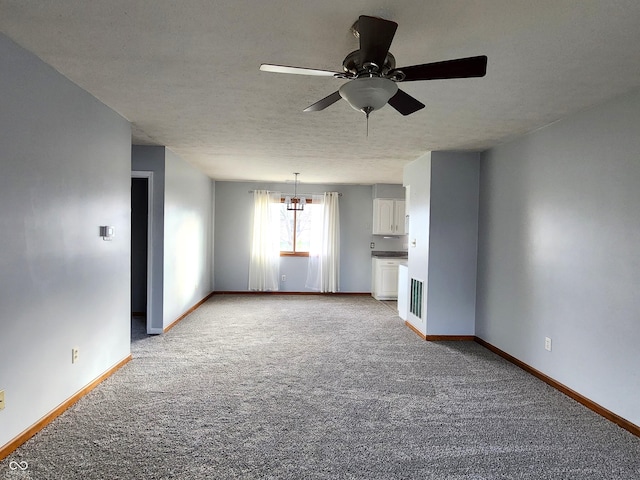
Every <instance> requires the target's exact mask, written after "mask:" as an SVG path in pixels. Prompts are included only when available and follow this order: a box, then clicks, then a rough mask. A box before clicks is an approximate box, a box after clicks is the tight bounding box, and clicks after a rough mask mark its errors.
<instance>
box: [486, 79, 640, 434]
mask: <svg viewBox="0 0 640 480" xmlns="http://www.w3.org/2000/svg"><path fill="white" fill-rule="evenodd" d="M639 132H640V92H635V93H633V94H630V95H628V96H625V97H623V98H620V99H618V100H615V101H612V102H609V103H607V104H605V105H602V106H599V107H597V108H593V109H591V110H588V111H584V112H582V113H580V114H578V115H575V116H572V117H570V118H568V119H566V120H563V121H560V122H557V123H555V124H553V125H551V126H549V127H547V128H545V129H543V130H540V131H537V132H535V133H532V134H530V135H527V136H525V137H522V138H520V139H518V140H516V141H514V142H511V143H509V144H506V145H503V146H500V147H496V148H494V149H491V150H489V151H487V152H485V153H484V154H483V156H482V167H481V186H480V192H481V195H480V232H479V265H478V289H477V292H478V306H477V325H476V332H477V335H478V336H479V337H481V338H483V339H484V340H486V341H488V342H490V343H492V344H493V345H495V346H497V347H498V348H500V349H502V350H504V351H506V352H508V353H510V354H511V355H513V356H515V357H517V358H519V359H521V360H522V361H524V362H526V363H527V364H529V365H531V366H533V367H534V368H536V369H538V370H540V371H542V372H543V373H545V374H547V375H549V376H551V377H552V378H554V379H556V380H557V381H559V382H561V383H563V384H565V385H567V386H568V387H570V388H572V389H574V390H576V391H577V392H579V393H581V394H582V395H585V396H586V397H588V398H590V399H591V400H593V401H595V402H597V403H598V404H600V405H602V406H604V407H606V408H608V409H609V410H611V411H613V412H615V413H617V414H618V415H621V416H622V417H624V418H626V419H627V420H629V421H631V422H633V423H635V424H636V425H640V402H639V401H638V399H639V398H640V382H639V381H638V373H637V372H638V365H640V348H638V345H640V321H639V312H640V295H638V287H639V286H640V248H639V246H640V208H639V206H640V135H639V134H638V133H639ZM545 336H548V337H551V338H552V351H551V352H547V351H545V350H544V337H545Z"/></svg>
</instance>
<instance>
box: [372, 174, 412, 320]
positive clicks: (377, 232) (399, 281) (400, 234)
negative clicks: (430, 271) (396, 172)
mask: <svg viewBox="0 0 640 480" xmlns="http://www.w3.org/2000/svg"><path fill="white" fill-rule="evenodd" d="M373 194H374V198H373V222H372V226H373V228H372V234H373V241H372V242H371V245H370V247H371V295H372V296H373V298H375V299H376V300H383V301H388V300H396V301H397V302H398V314H399V316H400V318H402V319H404V320H406V310H407V284H408V270H407V263H408V244H407V233H408V216H407V214H406V212H407V205H406V196H405V188H404V187H403V186H402V185H375V186H374V190H373ZM376 245H379V247H378V248H376Z"/></svg>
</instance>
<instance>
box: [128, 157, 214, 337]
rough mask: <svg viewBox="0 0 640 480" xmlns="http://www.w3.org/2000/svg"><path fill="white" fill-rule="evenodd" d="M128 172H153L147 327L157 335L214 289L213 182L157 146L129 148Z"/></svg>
mask: <svg viewBox="0 0 640 480" xmlns="http://www.w3.org/2000/svg"><path fill="white" fill-rule="evenodd" d="M132 169H133V170H138V171H151V172H153V242H152V243H153V279H152V280H153V282H154V288H153V300H152V311H153V315H152V327H153V333H161V332H162V329H163V328H165V327H167V326H168V325H170V324H171V323H172V322H174V321H175V320H176V319H177V318H179V317H180V316H181V315H182V314H183V313H184V312H186V311H187V310H189V308H191V307H192V306H193V305H195V304H196V303H198V302H199V301H200V300H202V299H203V298H204V297H206V296H207V295H208V294H209V293H210V292H211V291H212V289H213V286H212V278H213V274H212V268H213V263H212V256H213V253H212V252H213V245H212V237H213V216H212V215H213V192H214V182H213V181H212V180H211V179H210V178H209V177H207V176H206V175H204V174H202V173H200V172H199V171H198V170H196V169H195V168H194V167H192V166H191V165H189V164H188V163H186V162H185V161H184V160H182V159H181V158H180V157H178V156H177V155H176V154H175V153H173V152H172V151H171V150H169V149H167V148H165V147H162V146H137V145H136V146H133V149H132ZM156 285H157V287H156Z"/></svg>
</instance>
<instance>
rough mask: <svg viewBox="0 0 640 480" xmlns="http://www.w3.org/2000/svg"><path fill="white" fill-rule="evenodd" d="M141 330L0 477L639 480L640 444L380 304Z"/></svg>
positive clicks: (230, 314) (355, 301) (335, 304)
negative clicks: (427, 334)
mask: <svg viewBox="0 0 640 480" xmlns="http://www.w3.org/2000/svg"><path fill="white" fill-rule="evenodd" d="M139 327H140V325H139V324H138V323H135V324H134V328H133V330H134V340H133V342H132V353H133V357H134V359H133V361H131V362H130V363H129V364H127V365H126V366H125V367H124V368H123V369H122V370H120V371H119V372H118V373H117V374H115V375H114V376H112V377H110V378H109V379H108V380H107V381H105V382H104V383H103V384H102V385H100V386H99V387H98V388H96V389H95V390H94V391H93V392H91V393H90V394H89V395H87V396H86V397H85V398H83V399H82V400H80V401H79V402H78V403H77V404H76V405H75V406H73V407H72V408H71V409H69V410H68V411H67V412H65V413H64V414H63V415H62V416H61V417H60V418H58V419H57V420H56V421H55V422H53V423H52V424H51V425H50V426H48V427H47V428H45V429H44V430H43V431H42V432H41V433H39V434H38V435H37V436H36V437H34V438H33V439H32V440H30V441H29V442H27V443H26V444H25V445H23V446H22V447H20V448H19V449H18V450H17V451H16V452H15V453H14V454H12V455H10V456H9V458H7V459H5V460H4V461H3V462H0V478H3V476H6V478H33V479H56V480H57V479H166V478H180V479H211V478H214V479H232V478H246V479H254V478H274V479H275V478H292V479H302V478H304V479H307V478H308V479H343V478H344V479H349V478H354V479H355V478H357V479H378V478H381V479H382V478H384V479H386V478H389V479H402V478H407V479H408V478H411V479H414V478H416V479H519V478H524V479H598V480H602V479H616V480H619V479H634V478H635V479H638V478H640V439H639V438H637V437H634V436H633V435H631V434H630V433H628V432H626V431H625V430H623V429H621V428H619V427H617V426H616V425H614V424H612V423H610V422H608V421H607V420H605V419H603V418H601V417H600V416H598V415H596V414H595V413H593V412H591V411H589V410H587V409H586V408H584V407H583V406H581V405H579V404H578V403H576V402H574V401H573V400H571V399H569V398H568V397H566V396H564V395H563V394H561V393H559V392H557V391H555V390H554V389H552V388H551V387H549V386H547V385H546V384H544V383H542V382H541V381H539V380H537V379H536V378H534V377H532V376H530V375H528V374H527V373H525V372H523V371H522V370H520V369H519V368H517V367H515V366H513V365H511V364H510V363H508V362H506V361H505V360H503V359H501V358H500V357H498V356H496V355H494V354H493V353H491V352H489V351H488V350H486V349H484V348H483V347H481V346H479V345H477V344H475V343H473V342H442V343H429V342H424V341H423V340H421V339H420V338H419V337H417V336H416V335H415V334H414V333H412V332H411V331H410V330H409V329H407V328H406V327H405V326H404V324H403V322H402V321H401V320H400V319H399V318H398V317H397V316H396V314H395V312H394V311H393V310H392V308H390V307H389V306H388V305H385V304H384V303H381V302H377V301H375V300H373V299H372V298H370V297H344V296H337V297H319V296H271V295H269V296H250V295H244V296H243V295H239V296H233V295H216V296H214V297H213V298H212V299H211V300H210V301H208V302H207V303H205V304H204V305H203V306H202V307H201V308H199V309H198V310H196V312H194V313H193V314H192V315H190V316H189V317H187V318H186V319H185V320H183V321H182V322H180V323H179V324H178V325H177V326H176V327H174V328H173V329H172V330H171V331H170V332H169V333H168V334H166V335H163V336H155V337H147V336H146V335H144V333H141V332H140V328H139ZM136 332H137V333H136ZM10 461H15V462H21V461H26V462H28V469H27V470H25V471H21V470H18V469H17V470H10V469H9V462H10ZM14 465H15V464H14Z"/></svg>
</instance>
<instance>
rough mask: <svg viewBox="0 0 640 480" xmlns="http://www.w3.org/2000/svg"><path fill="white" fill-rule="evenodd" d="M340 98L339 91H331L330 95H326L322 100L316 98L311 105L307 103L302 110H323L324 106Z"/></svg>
mask: <svg viewBox="0 0 640 480" xmlns="http://www.w3.org/2000/svg"><path fill="white" fill-rule="evenodd" d="M341 98H342V97H341V96H340V92H339V91H337V92H333V93H332V94H331V95H329V96H327V97H324V98H323V99H322V100H318V101H317V102H316V103H314V104H313V105H309V106H308V107H307V108H305V109H304V110H303V111H304V112H319V111H320V110H324V109H325V108H327V107H328V106H329V105H333V104H334V103H336V102H337V101H338V100H340V99H341Z"/></svg>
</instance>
